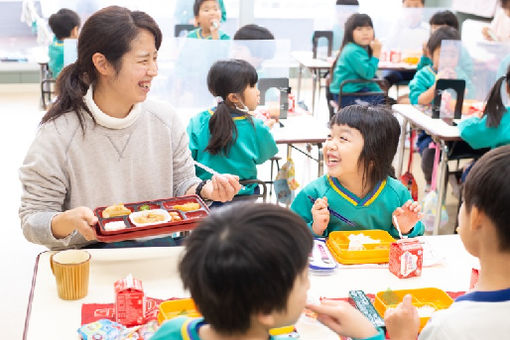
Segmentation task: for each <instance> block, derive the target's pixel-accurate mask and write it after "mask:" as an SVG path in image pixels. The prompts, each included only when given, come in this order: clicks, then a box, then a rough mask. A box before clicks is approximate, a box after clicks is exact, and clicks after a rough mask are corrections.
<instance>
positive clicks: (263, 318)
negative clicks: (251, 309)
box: [255, 313, 275, 328]
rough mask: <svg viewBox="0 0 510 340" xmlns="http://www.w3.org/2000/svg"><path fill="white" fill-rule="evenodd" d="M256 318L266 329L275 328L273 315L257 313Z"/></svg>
mask: <svg viewBox="0 0 510 340" xmlns="http://www.w3.org/2000/svg"><path fill="white" fill-rule="evenodd" d="M255 318H256V320H257V322H258V323H259V324H261V325H263V326H265V327H266V328H274V324H275V319H274V315H273V313H257V314H256V316H255Z"/></svg>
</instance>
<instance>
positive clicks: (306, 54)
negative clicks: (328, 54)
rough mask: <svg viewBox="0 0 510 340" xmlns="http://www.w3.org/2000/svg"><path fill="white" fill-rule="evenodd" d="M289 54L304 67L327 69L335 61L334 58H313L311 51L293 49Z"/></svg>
mask: <svg viewBox="0 0 510 340" xmlns="http://www.w3.org/2000/svg"><path fill="white" fill-rule="evenodd" d="M290 55H291V56H292V57H293V58H294V59H296V60H297V61H298V63H300V64H301V65H303V66H304V67H307V68H314V69H326V70H328V69H329V68H330V67H331V65H333V62H334V61H335V59H334V58H328V59H314V58H313V53H312V51H293V52H290Z"/></svg>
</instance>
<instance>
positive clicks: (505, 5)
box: [500, 0, 510, 8]
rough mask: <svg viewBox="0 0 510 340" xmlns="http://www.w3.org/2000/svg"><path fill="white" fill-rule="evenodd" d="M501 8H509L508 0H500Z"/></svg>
mask: <svg viewBox="0 0 510 340" xmlns="http://www.w3.org/2000/svg"><path fill="white" fill-rule="evenodd" d="M500 1H501V7H502V8H510V0H500Z"/></svg>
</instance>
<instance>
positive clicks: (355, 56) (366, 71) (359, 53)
mask: <svg viewBox="0 0 510 340" xmlns="http://www.w3.org/2000/svg"><path fill="white" fill-rule="evenodd" d="M345 59H346V62H347V63H348V64H349V65H350V66H351V68H352V69H353V71H354V72H356V74H357V75H358V76H359V77H360V78H362V79H372V78H374V77H375V72H376V71H377V67H378V65H379V59H377V58H376V57H369V56H368V55H367V53H366V51H365V50H363V49H355V50H352V51H351V52H350V53H347V54H346V56H345Z"/></svg>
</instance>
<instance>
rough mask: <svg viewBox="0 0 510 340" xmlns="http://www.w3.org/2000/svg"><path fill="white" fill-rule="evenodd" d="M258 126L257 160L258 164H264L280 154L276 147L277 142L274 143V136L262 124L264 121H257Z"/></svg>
mask: <svg viewBox="0 0 510 340" xmlns="http://www.w3.org/2000/svg"><path fill="white" fill-rule="evenodd" d="M255 124H256V128H257V130H256V132H257V136H256V137H257V142H258V150H259V152H258V158H257V159H256V160H255V163H256V164H262V163H264V162H265V161H267V160H268V159H269V158H271V157H273V156H274V155H276V153H277V152H278V147H277V146H276V142H275V141H274V138H273V135H272V134H271V132H270V131H269V127H268V126H267V125H266V124H264V122H262V120H260V119H257V121H256V122H255Z"/></svg>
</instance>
